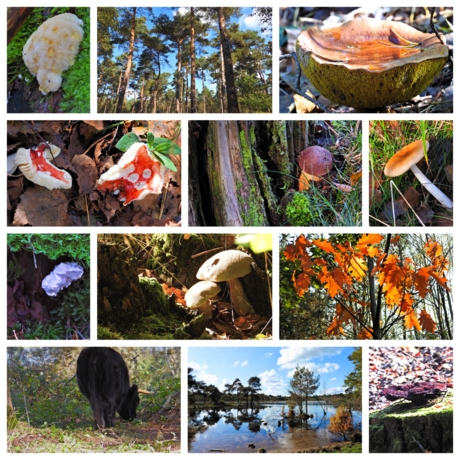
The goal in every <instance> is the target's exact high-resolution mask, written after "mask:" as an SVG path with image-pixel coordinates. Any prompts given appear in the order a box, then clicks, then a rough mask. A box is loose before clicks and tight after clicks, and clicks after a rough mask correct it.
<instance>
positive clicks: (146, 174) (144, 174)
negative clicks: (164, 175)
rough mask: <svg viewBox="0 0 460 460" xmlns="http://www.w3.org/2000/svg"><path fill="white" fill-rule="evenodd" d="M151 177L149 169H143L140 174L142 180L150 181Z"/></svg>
mask: <svg viewBox="0 0 460 460" xmlns="http://www.w3.org/2000/svg"><path fill="white" fill-rule="evenodd" d="M151 175H152V171H151V170H150V169H144V172H143V173H142V177H143V178H144V179H150V176H151Z"/></svg>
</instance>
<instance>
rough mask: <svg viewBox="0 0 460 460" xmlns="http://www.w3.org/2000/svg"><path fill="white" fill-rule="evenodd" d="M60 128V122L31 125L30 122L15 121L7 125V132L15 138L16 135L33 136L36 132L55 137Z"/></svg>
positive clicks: (38, 122) (40, 122)
mask: <svg viewBox="0 0 460 460" xmlns="http://www.w3.org/2000/svg"><path fill="white" fill-rule="evenodd" d="M34 127H35V129H34ZM61 128H62V122H60V121H35V122H34V123H33V124H32V123H31V122H25V121H20V120H15V121H8V123H7V132H8V134H9V135H10V136H13V137H16V136H17V135H18V133H23V134H35V133H36V132H38V133H48V134H52V135H56V134H57V133H58V132H59V131H60V130H61Z"/></svg>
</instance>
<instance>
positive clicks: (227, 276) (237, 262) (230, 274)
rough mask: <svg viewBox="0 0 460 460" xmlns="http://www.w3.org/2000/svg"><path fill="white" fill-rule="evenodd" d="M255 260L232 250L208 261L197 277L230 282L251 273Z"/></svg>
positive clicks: (220, 253)
mask: <svg viewBox="0 0 460 460" xmlns="http://www.w3.org/2000/svg"><path fill="white" fill-rule="evenodd" d="M252 262H254V259H253V258H252V257H251V256H249V255H248V254H245V253H244V252H241V251H236V250H234V249H230V250H228V251H222V252H219V253H218V254H216V255H215V256H213V257H211V258H210V259H208V260H207V261H206V262H205V263H204V264H203V265H202V266H201V267H200V269H199V270H198V273H197V274H196V277H197V278H198V279H199V280H206V281H215V282H220V281H229V280H232V279H235V278H240V277H242V276H246V275H248V274H249V273H251V263H252Z"/></svg>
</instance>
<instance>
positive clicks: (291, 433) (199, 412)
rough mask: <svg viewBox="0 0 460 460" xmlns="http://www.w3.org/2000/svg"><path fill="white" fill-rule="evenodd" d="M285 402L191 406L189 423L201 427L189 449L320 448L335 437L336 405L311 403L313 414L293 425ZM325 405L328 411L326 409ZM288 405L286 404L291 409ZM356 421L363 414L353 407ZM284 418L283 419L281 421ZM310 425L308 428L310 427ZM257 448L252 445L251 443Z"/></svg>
mask: <svg viewBox="0 0 460 460" xmlns="http://www.w3.org/2000/svg"><path fill="white" fill-rule="evenodd" d="M282 407H283V405H282V404H277V403H268V404H261V405H258V406H255V407H254V408H253V409H251V407H249V408H246V407H245V406H240V407H239V408H236V407H233V406H232V407H229V408H209V409H201V408H196V409H194V408H189V427H190V426H195V427H199V431H198V432H197V433H196V434H195V435H193V436H192V437H190V438H189V452H192V453H201V452H209V451H210V450H213V449H219V450H222V451H228V452H241V453H257V450H258V449H259V448H264V449H266V450H267V452H270V453H273V452H297V451H299V450H306V449H317V448H321V447H324V446H327V445H329V444H331V443H332V442H333V441H334V440H337V438H334V436H332V435H331V434H330V433H329V432H328V431H327V425H328V423H329V419H330V418H331V416H332V415H334V414H335V410H336V406H333V405H324V404H323V406H322V407H321V405H319V404H309V405H308V413H309V414H313V418H312V419H310V420H309V421H308V425H307V424H306V423H305V422H304V423H303V424H302V425H301V426H296V427H289V426H288V424H287V422H286V421H282V420H281V415H280V414H281V410H282ZM323 408H324V410H325V411H326V414H324V413H323ZM287 410H288V407H287V405H286V406H285V411H286V413H287ZM352 414H353V423H355V424H356V423H361V420H362V414H361V412H358V411H352ZM279 422H280V423H279ZM307 427H308V428H307ZM251 443H252V444H254V445H255V448H249V447H248V445H249V444H251Z"/></svg>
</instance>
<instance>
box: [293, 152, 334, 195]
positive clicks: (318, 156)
mask: <svg viewBox="0 0 460 460" xmlns="http://www.w3.org/2000/svg"><path fill="white" fill-rule="evenodd" d="M298 161H299V166H300V169H301V170H302V172H303V174H302V175H303V176H305V177H307V179H310V180H313V181H320V180H321V179H322V177H321V176H324V175H326V174H327V173H328V172H329V171H330V170H331V169H332V155H331V153H330V152H329V150H326V149H324V148H323V147H319V146H318V145H315V146H313V147H308V148H307V149H305V150H303V151H302V152H300V155H299V159H298ZM299 187H300V189H301V190H302V189H303V187H305V185H302V184H301V183H300V184H299Z"/></svg>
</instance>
